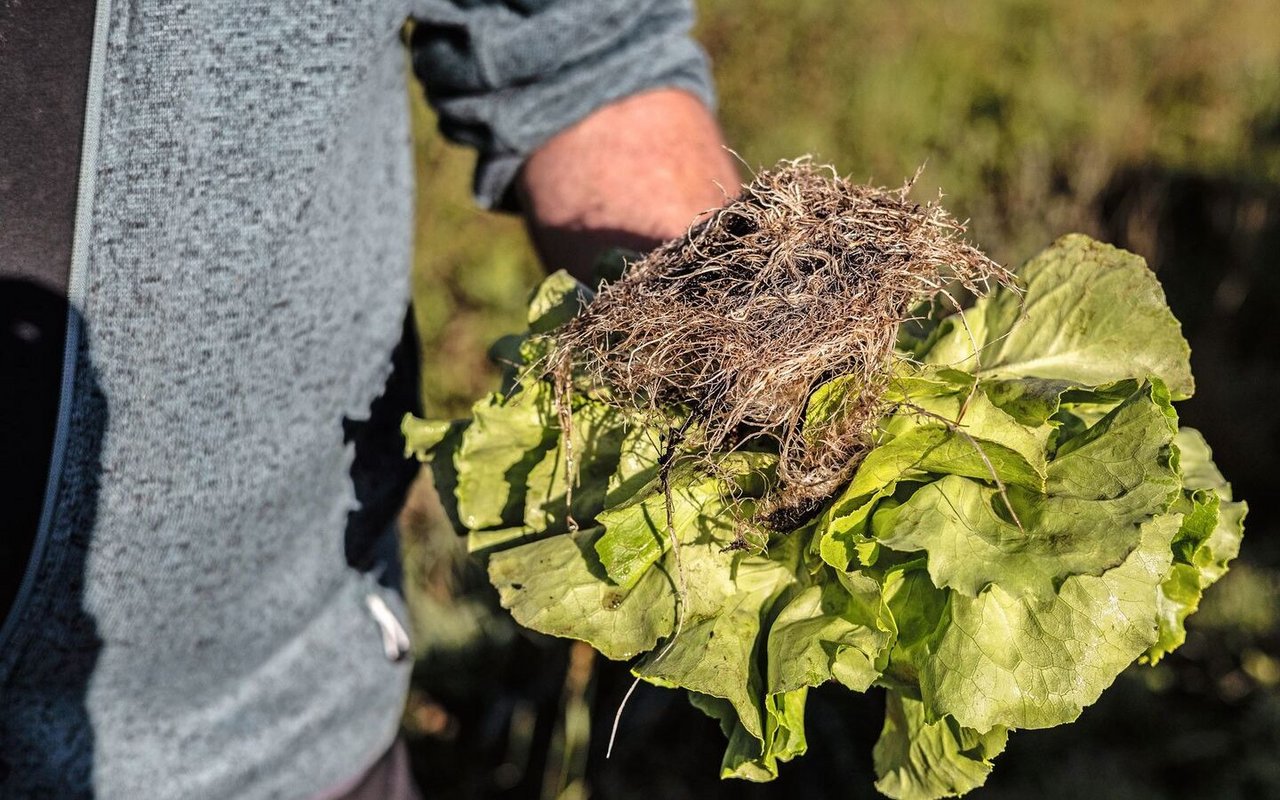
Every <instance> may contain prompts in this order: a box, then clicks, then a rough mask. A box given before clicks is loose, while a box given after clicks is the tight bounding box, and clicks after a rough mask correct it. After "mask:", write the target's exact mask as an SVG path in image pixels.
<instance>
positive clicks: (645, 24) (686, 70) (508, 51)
mask: <svg viewBox="0 0 1280 800" xmlns="http://www.w3.org/2000/svg"><path fill="white" fill-rule="evenodd" d="M414 19H415V23H416V24H415V26H414V29H413V37H412V41H411V44H412V51H413V66H414V71H415V72H416V73H417V75H418V77H419V79H420V80H421V81H422V83H423V85H424V86H425V87H426V91H427V99H428V100H429V101H430V102H431V104H432V106H433V107H434V108H435V110H436V112H437V114H438V115H439V121H440V130H441V132H442V133H443V134H444V135H445V136H447V137H448V138H449V139H451V140H453V141H455V142H460V143H462V144H467V145H471V146H472V147H475V148H476V149H477V150H478V151H479V154H480V158H479V161H478V163H477V165H476V174H475V184H474V191H475V196H476V200H477V202H479V203H480V204H481V205H483V206H485V207H488V208H493V207H498V206H501V205H503V204H504V200H505V199H506V198H507V195H508V189H509V187H510V185H511V182H512V180H513V179H514V178H515V175H516V173H517V171H518V170H519V169H520V165H521V164H522V163H523V161H524V159H525V158H526V157H527V156H528V155H529V153H531V152H533V151H534V150H536V149H537V148H538V147H539V146H540V145H542V144H543V143H544V142H546V141H547V140H548V139H550V138H551V137H553V136H555V135H556V134H557V133H559V132H560V131H562V130H564V129H565V128H567V127H569V126H571V125H573V124H574V123H575V122H577V121H579V120H581V119H583V118H584V117H586V116H588V115H589V114H590V113H591V112H592V111H594V110H596V109H597V108H599V107H601V106H603V105H605V104H607V103H610V102H612V101H614V100H619V99H621V98H623V97H627V96H629V95H632V94H636V93H638V92H642V91H645V90H648V89H656V88H677V89H684V90H686V91H689V92H691V93H693V94H695V95H696V96H698V97H699V98H701V99H702V100H703V102H705V103H706V104H707V105H708V106H709V107H710V106H711V105H712V104H713V102H714V98H713V96H712V89H711V79H710V76H709V73H708V67H707V59H706V56H705V54H704V53H703V52H702V49H701V48H700V47H698V45H697V44H696V43H695V42H694V41H693V39H692V38H691V37H690V34H689V29H690V27H691V26H692V24H693V8H692V3H691V2H689V0H506V2H483V1H478V0H470V1H468V0H418V2H417V3H416V4H415V12H414Z"/></svg>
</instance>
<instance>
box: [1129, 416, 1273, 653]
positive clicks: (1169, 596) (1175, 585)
mask: <svg viewBox="0 0 1280 800" xmlns="http://www.w3.org/2000/svg"><path fill="white" fill-rule="evenodd" d="M1175 441H1176V443H1177V446H1178V449H1179V451H1180V453H1181V459H1180V460H1181V464H1182V471H1183V483H1184V486H1185V492H1184V497H1183V499H1182V501H1181V504H1180V506H1181V509H1182V510H1183V511H1184V517H1183V521H1182V527H1181V528H1180V529H1179V531H1178V534H1177V536H1175V537H1174V540H1173V556H1174V563H1173V568H1172V570H1171V571H1170V573H1169V575H1168V577H1166V578H1165V580H1164V582H1163V583H1162V584H1160V591H1159V595H1158V597H1157V608H1158V609H1159V630H1158V638H1157V640H1156V642H1155V644H1153V645H1152V646H1151V647H1150V648H1149V649H1148V650H1147V651H1146V653H1144V654H1143V656H1142V660H1143V661H1146V662H1148V663H1152V664H1154V663H1156V662H1158V661H1159V660H1160V659H1161V658H1163V657H1164V656H1166V655H1168V654H1169V653H1170V652H1172V651H1173V650H1175V649H1176V648H1178V647H1180V646H1181V645H1182V643H1183V642H1185V641H1186V639H1187V630H1186V620H1187V617H1189V616H1190V615H1191V614H1193V613H1195V611H1196V609H1198V608H1199V607H1200V600H1201V598H1202V597H1203V596H1204V591H1205V589H1208V588H1209V587H1210V586H1212V585H1213V584H1214V583H1215V582H1217V580H1218V579H1219V578H1221V577H1222V576H1223V575H1224V574H1226V572H1227V565H1228V564H1229V563H1230V562H1231V560H1232V559H1234V558H1235V557H1236V556H1237V555H1238V554H1239V552H1240V540H1241V538H1242V537H1243V536H1244V518H1245V514H1246V513H1247V512H1248V507H1247V506H1246V505H1245V504H1244V503H1241V502H1232V501H1231V486H1230V484H1228V483H1227V482H1226V480H1225V479H1224V478H1223V477H1222V473H1220V472H1219V471H1218V468H1217V466H1216V465H1214V463H1213V454H1212V453H1211V452H1210V450H1209V446H1208V444H1206V443H1205V441H1204V437H1203V436H1201V435H1200V432H1199V431H1197V430H1194V429H1192V428H1183V429H1182V430H1180V431H1178V436H1177V439H1176V440H1175Z"/></svg>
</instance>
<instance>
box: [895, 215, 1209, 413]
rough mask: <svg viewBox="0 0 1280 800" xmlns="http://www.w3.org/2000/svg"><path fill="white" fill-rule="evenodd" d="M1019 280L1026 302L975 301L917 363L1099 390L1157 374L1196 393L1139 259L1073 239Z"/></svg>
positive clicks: (996, 296)
mask: <svg viewBox="0 0 1280 800" xmlns="http://www.w3.org/2000/svg"><path fill="white" fill-rule="evenodd" d="M1018 278H1019V279H1020V280H1021V281H1022V282H1023V284H1024V286H1025V292H1024V295H1023V297H1022V298H1021V299H1019V298H1018V296H1017V295H1016V294H1015V293H1013V292H1010V291H996V292H993V293H991V294H990V295H988V296H986V297H984V298H982V299H980V300H978V301H977V303H976V304H975V305H974V306H973V308H971V309H969V310H968V311H966V312H965V313H964V317H963V319H961V318H960V316H959V315H956V316H954V317H950V318H948V319H946V320H944V321H943V322H942V323H941V324H940V325H939V326H938V330H937V331H936V333H935V335H934V336H933V337H932V338H931V340H930V341H929V342H928V343H927V344H926V345H925V347H924V350H923V352H920V353H918V354H917V355H918V357H920V358H921V359H922V360H923V361H924V362H925V363H929V364H944V365H948V366H951V367H954V368H957V369H963V370H965V371H967V372H971V373H973V374H975V375H977V376H978V377H980V378H1017V377H1035V378H1048V379H1053V380H1060V381H1070V382H1074V383H1077V384H1079V385H1082V386H1102V385H1104V384H1108V383H1112V382H1114V381H1119V380H1123V379H1126V378H1139V379H1141V378H1145V377H1146V376H1148V375H1154V376H1156V377H1158V378H1159V379H1160V380H1162V381H1163V382H1164V383H1165V384H1166V385H1167V386H1168V387H1169V390H1170V391H1171V392H1172V393H1173V396H1174V397H1175V398H1176V399H1182V398H1185V397H1190V396H1191V394H1192V393H1193V392H1194V391H1195V384H1194V382H1193V381H1192V378H1191V367H1190V363H1189V356H1190V352H1191V351H1190V348H1189V347H1188V346H1187V342H1186V340H1185V339H1184V338H1183V337H1182V331H1181V326H1180V325H1179V324H1178V320H1177V319H1176V318H1175V317H1174V316H1173V313H1172V312H1171V311H1170V310H1169V307H1168V305H1167V304H1166V303H1165V299H1164V292H1163V290H1161V288H1160V282H1159V281H1158V280H1156V277H1155V275H1154V273H1152V272H1151V270H1150V269H1148V268H1147V265H1146V262H1144V261H1143V260H1142V258H1140V257H1139V256H1136V255H1134V254H1132V253H1127V252H1125V251H1123V250H1118V249H1116V248H1114V247H1111V246H1109V245H1105V244H1102V243H1101V242H1097V241H1094V240H1093V239H1090V238H1089V237H1087V236H1083V235H1080V234H1072V235H1069V236H1064V237H1063V238H1061V239H1059V240H1058V241H1057V242H1055V243H1054V244H1053V246H1052V247H1050V248H1049V249H1048V250H1045V251H1044V252H1043V253H1041V254H1040V255H1038V256H1036V257H1035V258H1033V259H1032V260H1031V261H1029V262H1027V263H1026V264H1025V265H1023V267H1022V268H1021V269H1020V270H1018ZM1024 316H1025V319H1024ZM965 323H967V330H966V324H965ZM975 341H976V342H977V346H978V350H977V351H976V352H975V350H974V346H973V343H974V342H975Z"/></svg>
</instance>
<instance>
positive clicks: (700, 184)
mask: <svg viewBox="0 0 1280 800" xmlns="http://www.w3.org/2000/svg"><path fill="white" fill-rule="evenodd" d="M738 182H739V176H738V170H737V166H736V164H735V163H734V161H733V158H732V156H730V155H729V153H728V152H726V150H725V149H724V139H723V137H722V136H721V134H720V129H719V127H718V126H717V125H716V122H715V119H714V118H713V117H712V116H711V113H710V112H709V111H708V110H707V108H706V107H705V106H704V105H703V104H702V102H701V101H700V100H698V99H697V98H696V97H694V96H693V95H691V94H688V93H686V92H682V91H679V90H674V89H659V90H655V91H651V92H645V93H642V94H638V95H634V96H632V97H628V98H626V99H624V100H620V101H618V102H616V103H612V104H610V105H607V106H604V107H603V108H601V109H599V110H597V111H596V112H595V113H593V114H591V115H590V116H588V117H587V118H586V119H584V120H582V121H581V122H579V123H578V124H577V125H574V126H573V127H571V128H569V129H567V130H565V131H563V132H562V133H560V134H559V135H557V136H555V137H554V138H552V139H551V140H550V141H548V142H547V143H546V144H545V145H543V146H542V147H541V148H539V149H538V150H537V151H535V152H534V153H533V154H532V155H531V156H530V157H529V159H528V161H527V162H526V163H525V166H524V168H523V169H522V170H521V173H520V177H519V179H518V182H517V191H518V193H519V197H520V202H521V205H522V207H523V209H524V212H525V218H526V220H527V221H528V224H529V231H530V234H531V235H532V237H533V241H534V244H535V245H536V246H537V248H538V253H539V255H540V256H541V257H542V260H543V263H545V264H546V265H547V267H548V268H551V269H559V268H564V269H567V270H569V271H570V272H572V273H573V274H574V275H576V276H578V277H579V278H580V279H583V280H586V279H587V278H589V276H590V272H591V267H592V265H593V264H594V262H595V260H596V258H597V257H598V256H599V255H600V254H601V253H602V252H604V251H605V250H607V249H608V248H610V247H627V248H631V249H634V250H648V249H650V248H652V247H653V246H655V245H657V244H659V243H661V242H663V241H665V240H667V239H671V238H674V237H676V236H679V235H681V234H683V233H684V232H685V230H686V229H687V228H688V226H689V224H690V223H691V222H692V221H693V220H694V218H695V217H697V216H698V215H699V214H701V213H702V212H704V211H707V210H710V209H713V208H717V207H719V206H721V205H723V204H724V202H725V200H726V196H725V193H726V192H727V193H729V195H733V194H735V193H736V191H737V188H738Z"/></svg>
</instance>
